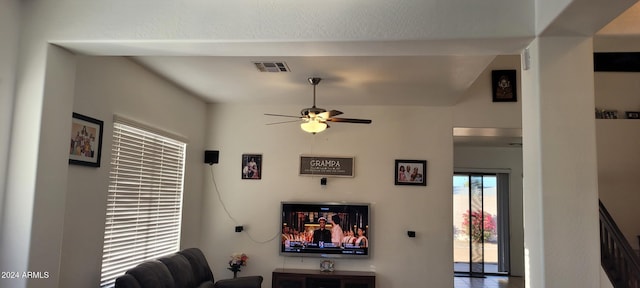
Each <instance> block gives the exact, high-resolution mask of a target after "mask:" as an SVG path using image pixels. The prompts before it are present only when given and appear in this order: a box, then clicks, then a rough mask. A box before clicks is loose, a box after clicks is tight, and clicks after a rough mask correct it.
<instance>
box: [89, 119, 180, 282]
mask: <svg viewBox="0 0 640 288" xmlns="http://www.w3.org/2000/svg"><path fill="white" fill-rule="evenodd" d="M113 126H114V127H113V146H112V148H111V171H110V174H109V191H108V196H107V212H106V226H105V234H104V246H103V250H102V271H101V284H100V286H101V287H113V285H114V282H115V278H117V277H118V276H120V275H122V274H124V272H125V271H126V270H128V269H130V268H132V267H134V266H135V265H137V264H139V263H140V262H142V261H145V260H149V259H155V258H159V257H161V256H164V255H168V254H171V253H173V252H176V251H178V249H179V246H180V219H181V214H182V211H181V209H182V191H183V178H184V177H183V174H184V161H185V151H186V144H185V143H184V142H181V141H177V140H174V139H172V138H169V137H166V136H163V135H160V134H157V133H155V132H150V131H147V130H143V129H140V128H138V127H134V126H132V125H130V124H129V123H127V124H125V123H122V122H121V121H118V120H116V121H115V122H114V125H113Z"/></svg>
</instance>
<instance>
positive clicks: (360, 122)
mask: <svg viewBox="0 0 640 288" xmlns="http://www.w3.org/2000/svg"><path fill="white" fill-rule="evenodd" d="M325 121H330V122H346V123H357V124H371V120H369V119H355V118H329V119H327V120H325Z"/></svg>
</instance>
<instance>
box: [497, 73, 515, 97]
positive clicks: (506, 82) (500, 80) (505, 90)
mask: <svg viewBox="0 0 640 288" xmlns="http://www.w3.org/2000/svg"><path fill="white" fill-rule="evenodd" d="M491 87H492V95H493V96H492V97H493V102H518V83H517V80H516V70H493V71H491Z"/></svg>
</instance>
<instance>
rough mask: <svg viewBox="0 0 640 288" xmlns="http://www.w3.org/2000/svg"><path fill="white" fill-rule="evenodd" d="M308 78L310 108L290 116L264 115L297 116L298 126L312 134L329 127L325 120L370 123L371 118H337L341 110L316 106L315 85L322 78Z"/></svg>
mask: <svg viewBox="0 0 640 288" xmlns="http://www.w3.org/2000/svg"><path fill="white" fill-rule="evenodd" d="M308 80H309V84H311V85H313V106H312V107H311V108H304V109H302V110H301V111H300V114H301V116H290V115H281V114H269V113H265V114H264V115H267V116H278V117H289V118H298V119H300V120H301V121H302V123H300V128H302V130H304V131H305V132H309V133H313V134H315V133H318V132H322V131H324V130H325V129H327V128H329V125H328V124H327V122H345V123H356V124H371V120H369V119H355V118H337V117H334V116H338V115H341V114H342V112H340V111H338V110H330V111H327V110H325V109H322V108H318V107H316V86H318V83H320V81H321V80H322V78H318V77H312V78H309V79H308ZM297 121H298V120H294V121H284V122H276V123H268V124H267V125H273V124H282V123H289V122H297Z"/></svg>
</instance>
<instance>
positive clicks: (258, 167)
mask: <svg viewBox="0 0 640 288" xmlns="http://www.w3.org/2000/svg"><path fill="white" fill-rule="evenodd" d="M241 175H242V176H241V177H242V179H247V180H260V179H262V154H242V174H241Z"/></svg>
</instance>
